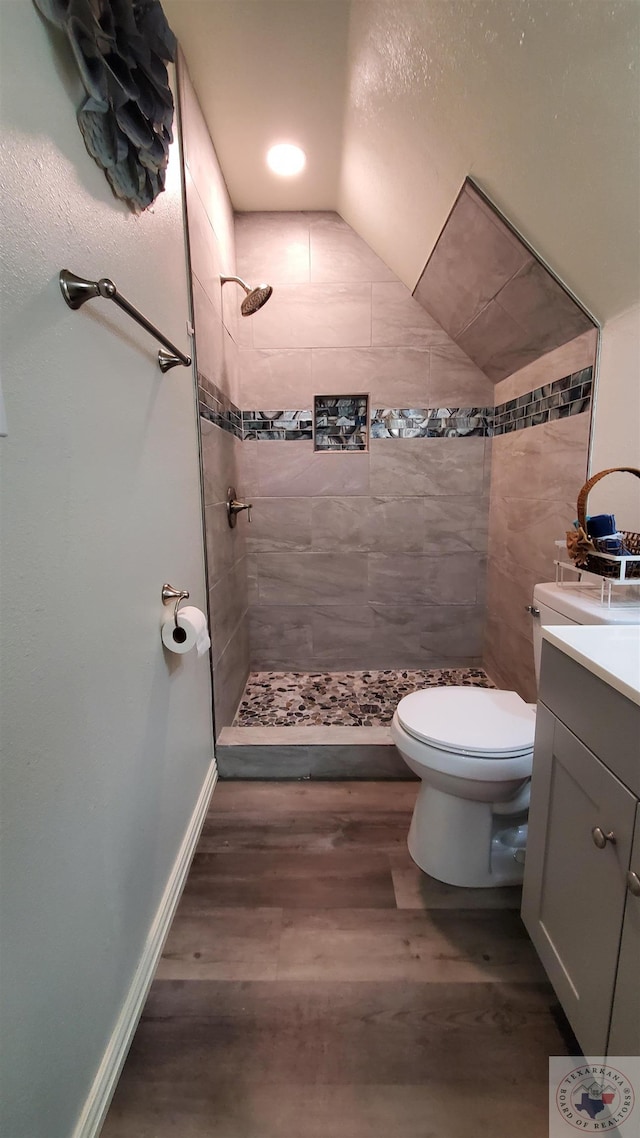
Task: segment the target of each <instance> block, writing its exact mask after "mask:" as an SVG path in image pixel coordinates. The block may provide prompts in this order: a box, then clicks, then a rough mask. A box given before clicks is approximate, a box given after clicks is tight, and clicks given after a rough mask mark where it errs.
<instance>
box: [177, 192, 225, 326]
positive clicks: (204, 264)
mask: <svg viewBox="0 0 640 1138" xmlns="http://www.w3.org/2000/svg"><path fill="white" fill-rule="evenodd" d="M185 187H186V199H187V217H188V221H189V252H190V257H191V272H192V273H193V275H194V276H196V277H197V278H198V281H199V282H200V284H201V285H202V287H203V289H204V291H205V292H206V294H207V296H208V297H209V300H210V301H211V303H212V304H213V306H214V308H215V309H216V312H217V313H218V315H221V314H222V288H221V284H220V277H221V275H222V274H223V273H224V268H223V260H222V251H221V249H220V245H219V242H218V238H217V237H216V235H215V233H214V231H213V226H212V225H211V222H210V220H209V218H208V216H207V213H206V210H205V208H204V206H203V204H202V200H201V198H200V195H199V193H198V191H197V189H196V187H195V183H194V181H193V178H192V177H191V174H190V173H189V170H188V169H186V170H185Z"/></svg>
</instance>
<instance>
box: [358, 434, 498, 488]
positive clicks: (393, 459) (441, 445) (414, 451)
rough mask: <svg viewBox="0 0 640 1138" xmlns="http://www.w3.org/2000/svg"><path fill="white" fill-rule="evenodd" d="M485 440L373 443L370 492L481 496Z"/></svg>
mask: <svg viewBox="0 0 640 1138" xmlns="http://www.w3.org/2000/svg"><path fill="white" fill-rule="evenodd" d="M484 450H485V439H483V438H464V439H372V440H371V451H370V461H371V492H372V493H373V494H375V495H376V496H384V495H385V494H387V495H388V494H397V495H399V496H405V495H410V496H413V495H416V494H417V495H425V496H427V497H431V496H434V495H445V496H449V495H458V496H459V495H461V494H471V495H474V496H478V495H479V494H481V493H482V481H483V468H484Z"/></svg>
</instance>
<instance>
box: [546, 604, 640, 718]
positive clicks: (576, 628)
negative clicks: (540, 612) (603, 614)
mask: <svg viewBox="0 0 640 1138" xmlns="http://www.w3.org/2000/svg"><path fill="white" fill-rule="evenodd" d="M542 636H543V639H544V640H548V641H549V643H550V644H553V645H554V646H555V647H556V648H559V649H560V651H561V652H565V653H566V655H567V656H571V658H572V659H573V660H577V662H578V663H579V664H582V665H583V666H584V667H585V668H587V669H588V670H589V671H590V672H593V674H594V675H595V676H599V677H600V679H601V680H604V681H605V683H607V684H610V685H611V687H612V688H616V690H617V691H619V692H621V693H622V695H625V696H626V697H627V699H630V700H633V702H634V703H636V704H638V706H640V624H622V625H621V624H618V625H610V624H583V625H569V624H552V625H543V627H542Z"/></svg>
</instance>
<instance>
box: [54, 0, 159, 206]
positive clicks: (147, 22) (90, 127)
mask: <svg viewBox="0 0 640 1138" xmlns="http://www.w3.org/2000/svg"><path fill="white" fill-rule="evenodd" d="M34 3H35V5H36V7H37V8H38V9H39V11H40V12H41V13H42V15H43V16H44V17H45V19H47V20H49V22H50V23H52V24H54V25H55V27H57V28H60V29H61V31H63V32H64V33H65V35H66V36H67V39H68V40H69V43H70V45H71V49H72V51H73V54H74V57H75V60H76V63H77V65H78V70H79V72H80V77H81V79H82V83H83V85H84V88H85V90H86V92H87V99H86V100H85V102H84V103H83V104H82V106H81V107H80V109H79V111H78V124H79V126H80V130H81V132H82V137H83V138H84V142H85V146H86V148H87V150H88V151H89V154H90V155H91V157H92V158H95V160H96V162H97V163H98V165H99V166H101V167H102V169H103V170H104V172H105V174H106V176H107V180H108V182H109V184H110V186H111V188H112V190H113V192H114V194H115V195H116V196H117V197H119V198H123V199H124V200H125V201H126V202H128V203H129V204H130V205H131V206H132V207H133V208H134V209H136V210H143V209H146V208H147V206H150V205H151V203H152V202H153V201H154V199H155V198H156V197H157V196H158V194H159V193H161V192H162V190H164V183H165V171H166V168H167V162H168V161H169V144H170V143H171V142H172V141H173V134H172V124H173V110H174V106H173V95H172V93H171V88H170V86H169V75H168V72H167V68H166V66H165V64H166V63H168V62H170V61H171V62H172V61H173V60H174V59H175V54H176V47H177V42H176V38H175V36H174V34H173V32H172V31H171V28H170V27H169V25H168V24H167V21H166V18H165V15H164V12H163V11H162V8H161V6H160V3H159V0H34Z"/></svg>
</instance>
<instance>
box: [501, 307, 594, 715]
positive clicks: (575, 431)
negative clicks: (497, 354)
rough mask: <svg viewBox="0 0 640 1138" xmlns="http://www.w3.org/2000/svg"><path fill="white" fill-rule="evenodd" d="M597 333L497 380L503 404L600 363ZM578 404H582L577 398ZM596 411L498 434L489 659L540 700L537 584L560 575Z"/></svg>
mask: <svg viewBox="0 0 640 1138" xmlns="http://www.w3.org/2000/svg"><path fill="white" fill-rule="evenodd" d="M596 344H597V332H596V330H595V329H594V330H593V331H591V332H587V333H586V334H584V335H582V336H580V337H578V338H577V339H576V340H574V341H573V343H571V344H565V345H564V346H563V347H561V348H557V349H556V351H554V352H549V353H548V355H546V356H543V357H542V358H541V359H540V360H537V361H536V362H535V363H533V364H530V365H529V366H528V367H525V368H522V370H521V371H519V372H517V373H515V374H514V375H512V376H510V377H509V378H508V379H505V380H503V381H502V383H498V384H496V388H495V391H496V400H497V401H499V402H500V403H503V402H505V401H507V400H511V399H517V398H520V397H522V396H524V394H525V393H526V392H530V391H534V390H536V389H539V388H541V387H543V386H544V385H547V384H552V383H554V382H555V381H556V380H559V379H561V378H562V377H564V376H567V375H568V374H571V373H578V374H579V373H581V372H582V371H583V369H586V368H589V367H593V366H595V354H596ZM575 406H576V409H577V406H578V405H577V404H576V405H575ZM590 423H591V415H590V414H589V413H588V410H587V411H578V413H577V414H571V415H569V416H568V417H567V418H558V419H555V420H553V421H550V422H545V423H541V424H540V425H539V426H530V427H526V428H525V429H523V430H513V431H511V432H510V433H508V434H502V435H500V436H498V437H496V438H494V439H492V442H491V447H492V452H493V454H492V462H491V497H490V513H489V557H488V566H487V626H486V638H485V658H484V663H485V667H486V668H487V671H488V672H489V674H490V676H491V677H492V678H493V679H494V680H495V681H496V683H498V684H499V686H500V687H506V688H515V689H516V690H517V691H518V692H520V694H521V695H522V696H523V697H524V698H525V699H527V700H531V701H534V700H535V699H536V684H535V673H534V668H533V642H532V627H531V616H530V615H529V614H528V613H527V612H526V606H527V605H529V604H531V601H532V599H533V598H532V594H533V587H534V585H535V584H537V583H538V582H539V581H553V580H554V579H555V567H554V564H553V561H554V558H556V557H558V554H559V551H558V550H557V549H556V547H555V545H554V542H555V541H556V540H560V539H562V538H564V535H565V532H566V531H567V530H568V529H570V528H571V524H572V522H573V519H574V518H575V516H576V499H577V496H578V491H579V490H580V487H581V486H582V484H583V483H584V481H585V479H586V476H587V461H588V451H589V428H590Z"/></svg>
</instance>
